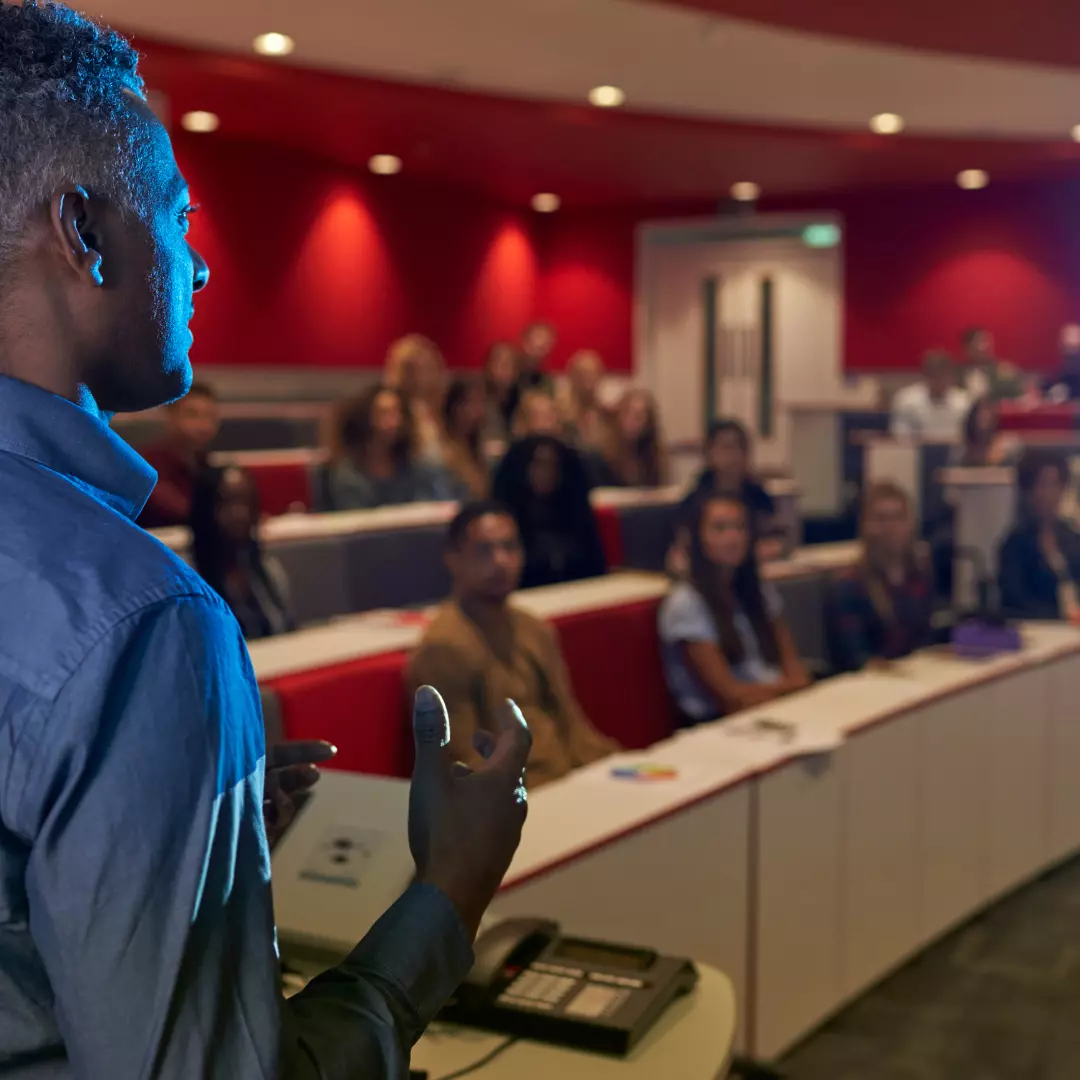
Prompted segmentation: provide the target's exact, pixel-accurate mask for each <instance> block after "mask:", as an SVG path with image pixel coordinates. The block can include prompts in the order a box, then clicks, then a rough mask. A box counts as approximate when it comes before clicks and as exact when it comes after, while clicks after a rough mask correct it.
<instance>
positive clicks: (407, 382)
mask: <svg viewBox="0 0 1080 1080" xmlns="http://www.w3.org/2000/svg"><path fill="white" fill-rule="evenodd" d="M383 382H384V383H385V384H386V385H387V386H390V387H393V389H395V390H400V391H401V393H402V396H403V399H404V400H405V401H406V402H407V403H408V406H409V413H410V414H411V418H412V432H413V449H414V452H415V454H416V456H417V457H418V458H419V460H421V461H424V462H427V463H428V464H430V465H439V464H440V463H441V461H442V448H443V431H442V414H443V398H444V397H445V395H446V361H445V360H444V359H443V355H442V353H441V352H439V347H438V345H436V344H435V342H434V341H432V340H431V338H427V337H424V335H423V334H406V335H405V337H403V338H398V340H397V341H395V342H394V343H393V344H392V345H391V346H390V348H389V350H388V351H387V354H386V366H385V368H384V370H383Z"/></svg>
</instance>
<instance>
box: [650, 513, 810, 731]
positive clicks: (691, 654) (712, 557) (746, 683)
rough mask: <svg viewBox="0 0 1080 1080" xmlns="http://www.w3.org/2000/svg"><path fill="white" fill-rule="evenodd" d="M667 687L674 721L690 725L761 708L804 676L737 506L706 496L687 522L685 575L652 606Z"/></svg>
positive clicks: (744, 517) (793, 687)
mask: <svg viewBox="0 0 1080 1080" xmlns="http://www.w3.org/2000/svg"><path fill="white" fill-rule="evenodd" d="M659 631H660V642H661V652H662V655H663V661H664V671H665V674H666V676H667V682H668V689H669V690H670V692H671V696H672V697H673V698H674V700H675V703H676V706H677V708H678V712H679V714H680V720H681V722H682V723H684V724H696V723H700V722H702V721H704V720H713V719H715V718H716V717H718V716H722V715H725V714H727V713H731V712H735V711H737V710H739V709H745V708H750V707H752V706H754V705H761V704H764V703H765V702H767V701H772V700H773V699H774V698H777V697H780V696H782V695H783V694H787V693H790V692H791V691H793V690H799V689H801V688H802V687H804V686H807V685H808V684H809V682H810V677H809V675H808V674H807V671H806V668H805V667H804V665H803V662H802V660H801V659H800V658H799V653H798V650H797V649H796V648H795V642H794V640H793V639H792V636H791V632H790V630H789V629H788V627H787V623H786V622H785V621H784V617H783V604H782V602H781V600H780V596H779V594H778V593H777V592H776V590H775V589H774V588H772V586H771V585H768V584H763V583H762V581H761V579H760V577H759V576H758V569H757V561H756V559H755V557H754V552H753V546H752V544H751V534H750V523H749V520H748V516H747V509H746V506H745V504H744V503H743V502H742V501H741V500H740V499H739V498H738V497H736V496H732V495H722V494H712V495H707V496H705V497H703V498H702V499H701V500H700V501H699V502H698V503H697V504H696V506H695V509H694V515H693V518H692V520H691V522H690V574H689V577H688V579H687V580H684V581H679V582H677V583H675V584H674V585H672V587H671V592H670V593H668V595H667V597H666V598H665V600H664V602H663V604H662V605H661V606H660V616H659Z"/></svg>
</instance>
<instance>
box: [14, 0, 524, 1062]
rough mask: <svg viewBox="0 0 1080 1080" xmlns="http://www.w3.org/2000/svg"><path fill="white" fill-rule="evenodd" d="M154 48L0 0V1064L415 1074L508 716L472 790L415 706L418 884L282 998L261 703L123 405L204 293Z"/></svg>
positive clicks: (467, 933) (464, 963)
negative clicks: (187, 554) (166, 516)
mask: <svg viewBox="0 0 1080 1080" xmlns="http://www.w3.org/2000/svg"><path fill="white" fill-rule="evenodd" d="M188 201H189V195H188V191H187V187H186V184H185V183H184V181H183V178H182V177H181V176H180V174H179V172H178V171H177V168H176V165H175V162H174V160H173V156H172V150H171V147H170V145H169V140H168V137H167V136H166V134H165V131H164V129H163V128H162V127H161V125H160V124H159V123H158V122H157V121H156V119H155V118H154V116H153V114H152V113H151V112H150V111H149V110H148V108H147V107H146V104H145V102H144V100H143V97H142V89H141V83H140V82H139V80H138V77H137V75H136V55H135V53H134V52H133V50H132V49H131V48H130V47H129V46H128V45H127V43H126V42H125V41H123V39H121V38H119V37H117V36H116V35H114V34H111V33H109V32H106V31H103V30H101V29H99V28H98V27H97V26H95V25H94V24H93V23H91V22H89V21H87V20H85V19H83V18H82V17H81V16H78V15H75V14H74V13H72V12H71V11H69V10H68V9H66V8H63V7H59V6H55V5H50V6H45V7H41V6H38V5H37V4H36V3H32V2H31V0H26V2H25V3H23V4H21V5H14V4H9V3H2V2H0V268H2V270H3V281H4V287H3V289H2V290H0V747H2V751H0V1074H3V1075H4V1076H12V1077H20V1078H23V1077H25V1078H30V1077H33V1078H35V1080H39V1078H47V1080H61V1078H70V1077H81V1078H87V1080H105V1078H109V1080H136V1078H139V1080H141V1078H161V1080H174V1078H175V1080H179V1078H185V1080H189V1078H195V1077H201V1078H222V1080H225V1078H228V1080H255V1078H259V1080H263V1078H270V1077H282V1078H286V1077H288V1078H294V1077H295V1078H316V1077H317V1078H319V1080H335V1078H345V1077H350V1078H352V1077H363V1078H381V1077H395V1078H396V1077H404V1076H405V1075H406V1073H407V1063H408V1054H409V1049H410V1047H411V1045H412V1043H413V1042H414V1041H415V1039H416V1038H417V1037H418V1036H419V1034H420V1032H421V1031H422V1030H423V1027H424V1025H425V1024H426V1023H427V1022H428V1021H429V1020H430V1019H431V1017H432V1016H433V1014H434V1012H435V1011H436V1009H437V1008H438V1007H439V1005H440V1004H441V1003H442V1002H443V1000H445V998H446V997H447V996H448V995H449V994H450V993H451V992H452V990H453V989H454V987H455V986H456V984H457V983H458V982H459V981H460V980H461V978H462V977H463V976H464V974H465V973H466V972H467V970H468V967H469V964H470V962H471V955H472V954H471V948H470V942H471V940H472V938H473V936H475V933H476V929H477V925H478V923H479V919H480V916H481V914H482V912H483V909H484V907H485V906H486V904H487V903H488V902H489V901H490V899H491V896H492V895H493V894H494V890H495V889H496V888H497V887H498V883H499V881H500V880H501V877H502V874H503V873H504V872H505V869H506V867H507V866H508V865H509V861H510V859H511V857H512V855H513V852H514V849H515V847H516V845H517V842H518V838H519V836H520V829H521V825H522V822H523V819H524V791H523V788H522V785H521V778H522V769H523V767H524V762H525V759H526V756H527V754H528V743H529V736H528V732H527V730H526V729H525V726H524V722H523V720H522V719H521V717H520V714H518V713H517V712H516V710H515V709H514V708H513V707H511V706H509V705H508V707H507V708H506V709H505V710H504V712H503V716H502V725H503V726H502V730H501V732H500V735H499V737H498V741H497V742H495V741H494V740H493V739H490V738H489V739H488V740H487V741H486V742H485V744H484V745H483V746H482V747H481V750H482V754H483V758H484V761H483V764H482V765H481V766H480V767H479V768H478V769H477V770H476V772H474V773H471V774H469V773H467V772H466V771H465V770H463V769H461V768H455V767H454V766H452V765H451V763H450V762H449V761H448V760H446V757H445V753H444V750H443V747H444V746H445V744H446V742H447V741H448V738H449V727H448V725H449V721H448V719H447V717H446V713H445V708H444V707H443V705H442V702H441V699H440V698H439V697H438V695H437V694H436V693H435V692H434V691H432V690H431V689H430V688H428V687H425V688H421V690H420V692H419V694H418V696H417V710H416V713H415V720H414V726H415V730H416V740H417V755H416V772H415V775H414V779H413V787H412V796H411V808H410V821H409V830H410V841H411V846H412V849H413V855H414V857H415V859H416V864H417V882H416V884H414V885H413V886H412V887H411V888H410V889H409V890H408V891H407V892H406V893H405V895H404V896H403V897H402V898H401V900H399V901H398V902H397V903H396V904H395V905H394V906H393V907H392V908H391V909H390V910H389V911H388V912H387V913H386V914H385V915H384V916H383V918H382V919H381V920H380V921H379V922H378V923H377V924H376V926H375V927H374V928H373V929H372V931H371V932H370V934H369V935H368V936H367V937H366V938H365V939H364V941H362V942H361V943H360V944H359V945H358V946H357V948H356V949H355V950H354V952H353V953H352V954H351V955H350V957H349V958H348V959H347V960H346V961H345V962H344V963H343V964H342V965H341V966H340V967H338V968H336V969H334V970H332V971H331V972H328V973H327V974H326V975H325V976H323V977H321V978H320V979H318V980H316V981H315V982H313V983H312V984H311V985H310V986H309V987H308V988H307V989H306V990H305V991H304V992H302V993H301V994H299V995H297V996H296V997H294V998H292V999H291V1000H290V1001H288V1002H285V1001H283V1000H282V998H281V995H280V993H279V989H278V970H277V958H276V951H275V946H274V927H273V911H272V905H271V896H270V865H269V855H268V850H267V842H266V833H265V829H264V823H263V817H262V811H263V794H264V747H263V734H262V720H261V716H260V712H259V702H258V693H257V688H256V685H255V681H254V677H253V673H252V670H251V665H250V663H249V659H248V656H247V651H246V649H245V646H244V643H243V640H242V638H241V636H240V633H239V629H238V627H237V625H236V623H235V621H234V620H233V618H232V616H231V615H230V613H229V611H228V609H227V607H226V606H225V604H224V603H223V602H222V600H221V599H220V598H219V597H218V596H216V595H215V594H214V593H213V592H212V591H211V590H210V589H209V588H208V587H207V586H205V585H204V584H203V583H202V582H201V581H200V580H199V579H198V578H197V577H196V576H195V575H194V574H193V572H191V571H190V570H189V569H188V568H187V567H185V566H184V565H183V563H181V562H180V561H179V560H177V559H176V558H174V557H173V556H172V555H171V554H170V553H169V552H168V551H166V549H165V548H164V547H163V546H161V545H160V544H159V543H158V542H157V541H156V540H154V539H153V538H152V537H150V536H149V535H148V534H146V533H144V532H143V531H142V530H141V529H139V528H138V527H136V525H135V524H134V518H135V517H136V516H137V515H138V513H139V510H140V509H141V508H142V505H143V503H144V502H145V500H146V497H147V495H148V494H149V492H150V490H151V488H152V487H153V484H154V480H155V476H154V472H153V470H152V469H151V468H150V467H149V466H148V465H147V464H146V463H145V462H144V461H143V460H142V459H141V458H140V457H139V456H138V455H137V454H136V453H135V452H134V451H133V450H131V449H130V448H129V447H128V446H127V445H126V444H125V443H124V442H122V441H121V440H120V439H119V438H118V437H117V436H115V435H114V434H113V433H112V432H111V431H110V430H109V427H108V417H109V414H110V413H111V412H112V411H114V410H121V409H122V410H137V409H144V408H148V407H150V406H153V405H156V404H160V403H161V402H164V401H168V400H171V399H174V398H176V397H178V396H180V395H182V394H183V393H185V392H186V390H187V388H188V386H189V385H190V381H191V369H190V365H189V363H188V349H189V346H190V343H191V335H190V333H189V331H188V328H187V324H188V321H189V319H190V316H191V311H192V297H193V294H194V293H195V292H197V291H198V290H199V289H201V288H202V287H203V286H204V285H205V284H206V281H207V276H208V274H207V269H206V265H205V263H204V262H203V261H202V259H201V258H200V257H199V256H198V254H197V253H196V252H195V251H194V250H192V248H191V247H190V246H189V245H188V243H187V240H186V231H187V218H188V215H189V213H190V212H191V209H192V208H191V207H190V206H189V205H188Z"/></svg>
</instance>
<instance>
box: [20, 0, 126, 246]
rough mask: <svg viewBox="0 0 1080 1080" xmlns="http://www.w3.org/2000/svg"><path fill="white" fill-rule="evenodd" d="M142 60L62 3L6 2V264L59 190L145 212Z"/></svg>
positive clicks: (111, 34)
mask: <svg viewBox="0 0 1080 1080" xmlns="http://www.w3.org/2000/svg"><path fill="white" fill-rule="evenodd" d="M138 60H139V57H138V53H136V51H135V50H134V49H133V48H132V47H131V45H130V44H128V42H127V41H125V40H124V38H122V37H121V36H120V35H119V34H116V33H114V32H113V31H111V30H108V29H106V28H103V27H101V26H98V25H97V24H96V23H94V22H92V21H91V20H90V19H88V18H86V17H85V16H83V15H80V14H78V13H77V12H74V11H72V10H71V9H70V8H67V7H64V6H63V5H62V4H57V3H52V2H50V0H46V2H44V3H42V2H39V0H24V2H23V3H22V4H21V5H20V4H17V3H9V2H5V0H0V262H3V261H6V259H7V258H8V257H10V256H11V255H12V254H13V253H14V251H15V249H16V247H17V244H18V241H19V238H20V236H21V235H22V232H23V230H24V228H25V226H26V223H27V220H28V219H29V217H30V216H31V215H32V214H33V213H34V211H35V210H36V209H37V208H39V207H42V206H44V205H45V204H47V203H48V201H49V198H50V197H51V195H52V192H53V191H54V189H55V188H56V186H57V185H58V184H62V183H77V184H81V185H82V186H83V187H84V188H86V189H87V191H89V192H90V194H91V195H95V194H96V195H100V196H105V197H108V198H111V199H114V200H115V201H116V202H117V204H118V205H119V207H120V208H121V210H122V211H128V212H134V213H141V212H142V210H143V200H144V196H143V193H142V192H141V191H140V190H139V174H140V172H141V170H140V169H139V168H138V166H139V164H140V161H139V159H140V156H141V151H142V147H143V145H144V143H145V135H146V125H144V124H141V123H137V122H133V121H134V114H133V112H132V110H131V105H130V95H136V96H137V97H140V98H141V97H142V95H143V86H142V80H141V79H140V78H139V74H138ZM125 99H126V100H125Z"/></svg>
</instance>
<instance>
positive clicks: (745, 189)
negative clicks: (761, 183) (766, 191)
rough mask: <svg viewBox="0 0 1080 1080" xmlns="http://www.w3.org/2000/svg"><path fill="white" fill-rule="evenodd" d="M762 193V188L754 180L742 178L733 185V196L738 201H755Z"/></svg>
mask: <svg viewBox="0 0 1080 1080" xmlns="http://www.w3.org/2000/svg"><path fill="white" fill-rule="evenodd" d="M760 194H761V188H760V187H758V185H757V184H755V183H754V181H753V180H740V181H739V182H738V183H737V184H732V185H731V197H732V198H733V199H734V200H735V201H736V202H755V201H756V200H757V197H758V196H759V195H760Z"/></svg>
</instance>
